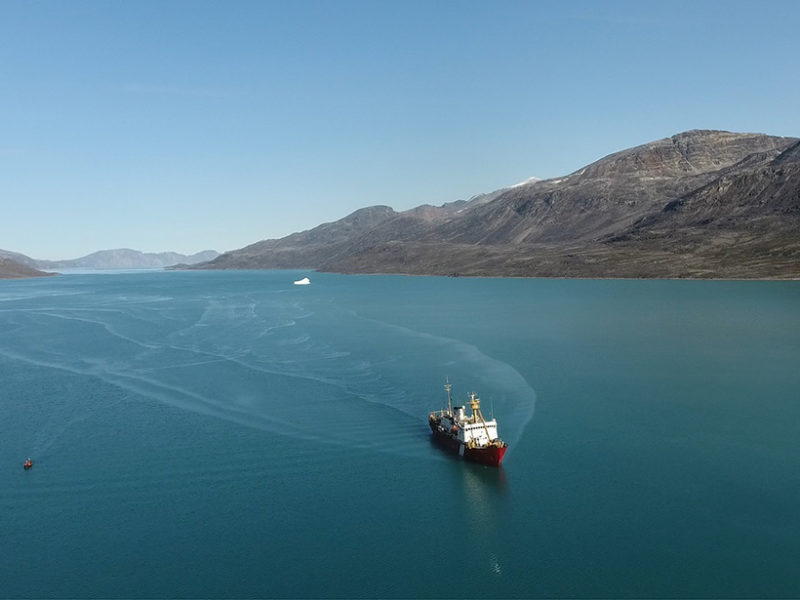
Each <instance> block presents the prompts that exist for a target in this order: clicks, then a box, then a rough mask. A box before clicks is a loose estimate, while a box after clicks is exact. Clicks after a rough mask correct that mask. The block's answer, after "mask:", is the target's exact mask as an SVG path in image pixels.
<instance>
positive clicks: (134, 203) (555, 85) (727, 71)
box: [0, 0, 800, 260]
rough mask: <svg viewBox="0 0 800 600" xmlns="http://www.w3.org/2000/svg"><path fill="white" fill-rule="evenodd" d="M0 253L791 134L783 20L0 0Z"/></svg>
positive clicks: (376, 6) (184, 233)
mask: <svg viewBox="0 0 800 600" xmlns="http://www.w3.org/2000/svg"><path fill="white" fill-rule="evenodd" d="M0 16H2V18H1V19H0V38H1V39H2V40H3V42H2V46H0V47H1V48H2V50H0V56H2V60H1V61H0V92H2V93H0V114H2V115H3V117H2V123H3V128H2V131H3V136H2V139H0V160H1V161H2V162H1V163H0V164H2V167H0V172H2V174H3V177H2V188H0V193H2V197H3V204H2V206H3V211H2V216H3V219H2V221H0V223H2V225H0V248H2V249H4V250H9V251H13V252H19V253H22V254H25V255H27V256H30V257H32V258H35V259H42V260H61V259H70V258H78V257H82V256H85V255H87V254H91V253H92V252H96V251H99V250H107V249H116V248H132V249H135V250H139V251H142V252H165V251H174V252H180V253H183V254H193V253H196V252H199V251H202V250H206V249H214V250H217V251H219V252H224V251H227V250H233V249H236V248H241V247H243V246H246V245H248V244H252V243H255V242H257V241H259V240H262V239H267V238H279V237H283V236H285V235H288V234H290V233H293V232H296V231H301V230H305V229H310V228H312V227H315V226H316V225H319V224H321V223H324V222H329V221H335V220H337V219H340V218H342V217H344V216H346V215H347V214H349V213H351V212H353V211H354V210H358V209H359V208H363V207H366V206H371V205H376V204H386V205H389V206H391V207H392V208H394V209H395V210H398V211H402V210H407V209H409V208H412V207H414V206H418V205H420V204H433V205H440V204H443V203H445V202H452V201H455V200H459V199H467V198H469V197H471V196H473V195H475V194H480V193H486V192H491V191H494V190H496V189H499V188H502V187H506V186H509V185H513V184H515V183H518V182H521V181H524V180H526V179H528V178H530V177H539V178H550V177H558V176H562V175H566V174H568V173H570V172H573V171H575V170H577V169H580V168H581V167H583V166H585V165H587V164H589V163H591V162H594V161H595V160H598V159H600V158H602V157H603V156H606V155H608V154H611V153H613V152H617V151H619V150H623V149H626V148H630V147H632V146H636V145H639V144H643V143H647V142H650V141H654V140H657V139H661V138H664V137H669V136H671V135H675V134H677V133H680V132H683V131H686V130H690V129H722V130H728V131H736V132H751V133H765V134H769V135H779V136H793V137H798V136H800V111H798V110H797V106H800V71H798V69H797V65H796V48H795V39H796V32H797V30H798V29H800V4H797V3H795V2H789V1H781V2H774V3H770V4H768V5H763V6H760V7H759V6H756V5H753V4H752V3H747V2H707V3H689V2H679V3H672V4H670V5H668V6H667V5H660V4H650V3H634V2H621V1H610V2H606V3H602V4H600V3H593V2H571V3H569V4H564V3H556V2H537V3H532V2H510V1H509V2H498V3H485V2H477V1H468V0H465V1H459V2H456V1H441V2H419V1H411V2H402V3H400V2H391V3H390V2H386V3H376V2H357V1H343V2H337V3H333V2H324V1H317V2H311V1H307V2H296V3H294V2H255V1H253V2H250V1H242V2H237V3H234V4H224V3H214V2H180V1H176V2H169V3H162V2H154V1H142V2H137V3H98V2H79V1H76V2H70V3H47V2H29V3H16V2H11V1H7V0H0Z"/></svg>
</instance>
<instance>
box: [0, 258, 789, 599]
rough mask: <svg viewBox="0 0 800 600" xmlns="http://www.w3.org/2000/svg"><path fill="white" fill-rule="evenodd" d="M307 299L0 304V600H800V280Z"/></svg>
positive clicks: (12, 293) (318, 293) (147, 280)
mask: <svg viewBox="0 0 800 600" xmlns="http://www.w3.org/2000/svg"><path fill="white" fill-rule="evenodd" d="M301 275H304V274H300V273H294V272H209V273H181V272H173V273H168V272H150V273H130V274H115V275H91V274H84V275H65V276H62V277H58V278H52V279H43V280H27V281H3V282H0V427H1V428H2V431H0V480H1V481H2V487H0V548H2V560H1V561H0V597H15V598H16V597H37V598H40V597H72V598H83V597H93V598H95V597H125V598H152V597H159V598H160V597H376V596H377V597H480V598H485V597H692V598H697V597H734V598H735V597H800V574H799V573H800V571H798V568H797V565H798V564H800V511H798V508H797V506H798V504H797V503H798V498H800V441H799V440H800V435H798V434H800V425H798V424H800V368H798V365H800V283H798V282H685V281H650V282H648V281H553V280H504V279H448V278H416V277H383V276H372V277H359V276H338V275H327V274H311V279H312V285H310V286H306V287H301V286H294V285H292V280H293V279H296V278H299V277H300V276H301ZM445 377H449V378H450V381H451V382H452V383H453V384H454V392H455V394H456V397H457V398H465V397H466V394H467V393H468V392H469V391H472V390H475V391H477V392H478V393H479V395H480V396H481V398H482V400H483V406H484V409H485V411H486V412H493V413H494V415H495V416H496V417H497V419H498V421H499V423H500V432H501V434H502V435H503V437H504V438H506V440H507V441H508V442H509V444H510V450H509V452H508V454H507V455H506V460H505V462H504V466H503V468H501V469H499V470H498V469H491V468H487V467H482V466H479V465H472V464H465V463H462V462H460V461H458V460H455V459H453V458H451V457H449V456H447V455H445V454H443V453H442V452H441V451H439V450H438V449H437V448H436V447H434V446H432V445H431V444H430V441H429V435H428V433H429V432H428V430H427V424H426V415H427V412H428V411H429V410H432V409H436V408H439V407H440V405H441V404H442V402H443V400H444V392H443V389H442V384H443V383H444V379H445ZM28 455H30V456H31V457H32V458H33V459H34V460H35V461H36V464H35V466H34V468H33V469H32V470H30V471H28V472H25V471H23V469H22V462H23V460H24V459H25V458H26V457H27V456H28Z"/></svg>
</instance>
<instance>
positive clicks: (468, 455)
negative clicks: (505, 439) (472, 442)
mask: <svg viewBox="0 0 800 600" xmlns="http://www.w3.org/2000/svg"><path fill="white" fill-rule="evenodd" d="M431 430H432V431H433V439H434V440H435V441H436V443H437V444H439V446H441V447H442V448H444V449H445V450H447V451H448V452H452V453H453V454H458V455H460V456H463V457H464V460H469V461H472V462H478V463H481V464H484V465H489V466H490V467H499V466H500V463H501V462H502V461H503V457H504V456H505V454H506V450H508V446H506V445H505V444H503V445H502V446H486V447H482V448H468V447H467V446H465V445H464V444H462V443H461V442H460V441H459V440H458V438H456V437H454V436H451V435H448V434H447V433H444V432H442V431H439V430H438V429H437V428H435V427H434V425H433V424H431Z"/></svg>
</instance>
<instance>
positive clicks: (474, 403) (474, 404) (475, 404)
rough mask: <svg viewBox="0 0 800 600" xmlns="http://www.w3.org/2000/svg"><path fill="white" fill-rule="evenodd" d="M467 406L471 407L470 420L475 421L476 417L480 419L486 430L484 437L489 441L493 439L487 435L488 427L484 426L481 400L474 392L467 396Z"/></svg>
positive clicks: (476, 420)
mask: <svg viewBox="0 0 800 600" xmlns="http://www.w3.org/2000/svg"><path fill="white" fill-rule="evenodd" d="M469 407H470V408H471V409H472V422H473V423H477V422H478V419H480V420H481V423H483V428H484V430H486V438H487V439H488V440H489V441H490V442H492V441H494V440H492V436H491V435H489V428H488V427H487V426H486V421H484V419H483V413H482V412H481V401H480V400H479V399H478V398H476V397H475V392H472V393H471V394H470V396H469Z"/></svg>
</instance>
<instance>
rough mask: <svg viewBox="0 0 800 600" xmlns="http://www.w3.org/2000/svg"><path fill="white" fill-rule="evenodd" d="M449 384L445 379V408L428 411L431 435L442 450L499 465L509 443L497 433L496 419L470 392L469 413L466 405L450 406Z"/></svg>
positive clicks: (493, 465)
mask: <svg viewBox="0 0 800 600" xmlns="http://www.w3.org/2000/svg"><path fill="white" fill-rule="evenodd" d="M451 388H452V386H451V385H450V382H449V381H448V382H447V383H446V384H445V386H444V389H445V390H447V408H446V409H442V410H437V411H434V412H432V413H430V415H428V425H430V427H431V431H432V432H433V439H434V440H435V441H436V443H437V444H439V445H440V446H441V447H442V448H444V449H445V450H448V451H450V452H453V453H454V454H458V455H459V456H462V457H464V459H465V460H471V461H474V462H479V463H483V464H484V465H489V466H492V467H499V466H500V463H501V462H502V461H503V456H505V453H506V450H507V449H508V444H506V443H505V442H504V441H503V440H501V439H500V438H499V437H498V436H497V421H496V420H495V419H491V420H489V421H487V420H486V419H484V418H483V413H482V412H481V401H480V400H479V399H478V398H477V396H476V395H475V392H472V393H471V394H470V397H469V407H470V410H472V414H471V415H467V414H466V407H465V406H455V407H454V406H453V402H452V400H451V398H450V390H451Z"/></svg>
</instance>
